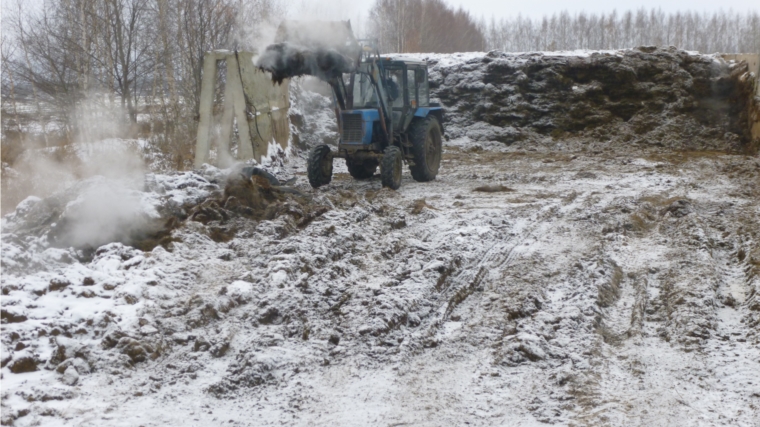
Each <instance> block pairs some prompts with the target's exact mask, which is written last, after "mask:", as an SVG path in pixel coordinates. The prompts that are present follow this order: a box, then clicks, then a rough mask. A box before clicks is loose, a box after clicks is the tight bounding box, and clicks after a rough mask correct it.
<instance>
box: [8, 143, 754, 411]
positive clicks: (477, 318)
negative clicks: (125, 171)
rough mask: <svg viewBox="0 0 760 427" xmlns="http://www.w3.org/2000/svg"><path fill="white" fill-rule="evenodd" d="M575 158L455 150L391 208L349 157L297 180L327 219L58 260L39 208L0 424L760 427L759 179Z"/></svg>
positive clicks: (198, 188) (605, 151)
mask: <svg viewBox="0 0 760 427" xmlns="http://www.w3.org/2000/svg"><path fill="white" fill-rule="evenodd" d="M570 146H584V144H572V143H570V142H568V143H567V144H564V143H563V144H560V145H557V146H555V147H551V149H547V148H538V149H536V148H528V149H526V147H527V145H526V146H521V145H520V144H519V143H518V144H515V145H512V146H511V147H506V146H504V145H502V144H496V143H482V144H479V145H474V146H473V145H472V143H470V142H467V141H466V140H462V139H460V140H452V141H450V142H449V143H447V144H446V146H445V155H444V160H443V164H442V169H441V172H440V174H439V176H438V179H437V180H436V181H434V182H431V183H416V182H414V181H413V180H412V179H411V177H410V176H409V174H408V172H406V173H405V176H404V181H403V184H402V187H401V188H400V190H399V191H395V192H394V191H390V190H387V189H381V186H380V181H379V179H378V177H377V176H376V177H375V178H373V179H371V180H368V181H355V180H352V179H351V178H350V177H349V176H348V174H347V173H345V169H344V167H343V165H342V161H341V160H336V166H337V167H336V175H335V176H334V179H333V182H332V183H331V184H330V185H328V186H326V187H323V188H320V189H319V190H312V189H310V188H309V187H308V184H307V183H306V179H305V174H304V162H303V160H302V159H298V158H294V159H291V161H290V163H288V164H286V166H285V167H284V168H281V169H280V170H279V174H280V175H282V176H284V177H287V176H290V175H292V174H296V175H297V176H298V177H299V181H298V183H297V187H298V188H300V189H301V190H302V191H304V192H305V193H307V196H308V197H309V198H311V201H310V202H309V203H311V205H313V206H321V207H323V209H322V210H319V212H320V213H321V215H318V216H316V217H315V218H314V219H313V220H311V221H310V222H309V221H296V219H297V218H298V215H296V214H283V215H281V216H279V217H277V218H276V219H274V220H264V221H258V222H257V221H253V220H248V221H242V222H240V221H239V220H237V221H238V222H237V223H235V224H236V226H235V228H234V231H235V235H234V237H232V238H231V239H230V240H228V241H223V240H225V239H219V238H217V239H213V238H212V237H213V236H215V235H216V234H215V231H214V230H216V229H218V228H219V227H225V226H227V225H226V224H225V221H226V220H224V219H222V220H219V221H217V222H210V223H206V224H205V225H204V223H202V222H197V221H192V220H187V221H185V222H184V223H183V224H182V225H181V226H179V227H178V228H176V229H175V230H174V231H173V234H172V237H173V240H174V241H173V242H171V243H169V244H168V245H166V246H167V248H168V250H167V249H164V248H163V247H162V246H157V247H156V248H155V249H153V250H152V251H150V252H143V251H139V250H136V249H132V248H128V247H125V246H123V245H121V244H111V245H107V246H104V247H102V248H100V249H99V250H97V251H96V252H95V253H94V254H90V255H87V254H83V253H81V251H80V252H76V251H73V250H69V249H54V248H49V247H48V243H46V240H45V239H44V238H43V237H44V235H45V234H44V233H43V234H42V235H40V234H39V233H38V234H34V235H32V234H24V232H21V231H18V230H19V225H18V224H22V223H24V221H25V217H24V215H25V214H24V212H29V211H30V210H31V209H32V208H33V205H35V204H36V203H39V201H38V200H34V199H30V200H28V201H27V202H26V205H24V206H23V209H22V210H20V211H17V212H16V213H15V214H13V215H14V216H10V217H6V218H5V219H4V222H3V236H2V239H3V240H2V243H3V246H2V263H3V273H2V318H3V325H2V359H3V360H2V363H3V368H2V422H3V424H12V425H16V426H31V425H39V426H58V425H72V426H73V425H77V426H103V425H109V426H167V425H172V426H207V425H222V424H223V425H229V426H261V425H273V426H274V425H304V426H307V425H339V426H355V425H371V426H401V425H422V426H426V425H430V426H433V425H484V426H485V425H489V426H490V425H507V426H512V425H514V426H532V425H541V424H546V423H549V424H558V425H577V426H581V425H589V426H604V425H609V426H631V425H646V426H671V425H690V426H712V425H731V426H758V425H760V421H758V420H760V334H759V333H758V330H759V329H760V326H759V323H758V322H759V320H760V295H758V294H760V274H759V273H760V185H759V184H760V160H758V158H757V157H748V156H739V155H726V154H720V153H712V152H700V153H694V152H671V151H668V150H666V149H662V148H656V147H650V148H644V149H642V148H638V149H636V150H635V151H634V150H630V151H626V150H621V149H620V148H616V149H609V148H604V147H601V148H590V149H587V150H585V151H584V150H580V149H578V150H575V149H572V150H571V149H568V148H566V147H570ZM531 150H533V151H531ZM220 176H221V172H220V171H217V170H214V169H213V168H209V169H206V170H204V171H201V172H199V173H197V174H196V173H184V174H174V175H150V176H149V179H148V184H146V185H145V187H144V188H142V189H140V190H139V191H137V190H135V191H137V192H136V193H135V194H134V197H138V198H139V199H140V200H141V201H142V202H141V205H140V206H143V209H144V210H145V211H146V212H148V213H154V214H155V212H160V211H161V209H162V207H166V206H169V207H174V208H177V207H178V206H182V205H183V204H184V205H187V206H189V205H190V204H193V203H196V204H197V203H198V202H200V201H202V200H203V199H204V198H205V197H208V196H210V195H212V194H214V191H216V190H218V189H219V185H220V180H219V177H220ZM296 207H297V206H296ZM293 209H296V208H293ZM214 227H217V228H216V229H215V228H214ZM40 236H42V237H40ZM217 240H219V241H217ZM33 369H35V370H33ZM12 370H16V371H17V372H22V373H12ZM24 371H30V372H24Z"/></svg>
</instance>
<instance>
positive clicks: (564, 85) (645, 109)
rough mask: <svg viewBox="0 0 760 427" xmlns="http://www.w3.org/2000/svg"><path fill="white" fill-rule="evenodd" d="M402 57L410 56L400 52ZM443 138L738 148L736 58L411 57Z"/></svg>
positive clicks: (740, 74) (746, 86)
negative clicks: (437, 108)
mask: <svg viewBox="0 0 760 427" xmlns="http://www.w3.org/2000/svg"><path fill="white" fill-rule="evenodd" d="M410 56H411V55H410ZM417 56H418V57H422V58H424V59H427V60H428V64H429V65H430V84H431V90H432V96H433V97H437V98H438V99H440V101H441V102H442V104H443V105H444V106H445V107H446V113H447V115H446V117H447V132H448V134H449V136H450V137H452V138H458V137H462V136H467V137H469V138H470V139H471V140H474V141H493V140H495V141H500V142H504V143H513V142H515V141H521V140H522V141H526V142H527V143H531V144H532V143H538V142H541V141H543V142H547V141H555V140H560V139H566V138H568V137H572V136H583V137H590V138H591V140H596V141H604V142H609V143H610V144H612V145H620V144H625V145H632V144H641V145H643V146H650V145H655V146H665V147H669V148H677V149H699V150H704V149H715V150H725V149H729V150H737V151H744V150H746V147H749V146H751V144H752V137H751V135H750V128H751V125H750V123H749V118H748V114H749V113H748V112H749V108H748V107H749V106H748V103H749V102H750V101H751V99H752V96H751V94H752V91H753V79H752V78H751V75H750V73H749V72H748V68H747V66H746V63H738V64H737V63H727V62H726V61H724V60H723V59H722V58H720V57H719V56H717V55H703V54H698V53H695V52H687V51H683V50H679V49H676V48H672V47H671V48H655V47H640V48H636V49H628V50H619V51H600V52H588V51H577V52H531V53H519V54H512V53H503V52H498V51H492V52H489V53H467V54H455V55H424V54H423V55H417Z"/></svg>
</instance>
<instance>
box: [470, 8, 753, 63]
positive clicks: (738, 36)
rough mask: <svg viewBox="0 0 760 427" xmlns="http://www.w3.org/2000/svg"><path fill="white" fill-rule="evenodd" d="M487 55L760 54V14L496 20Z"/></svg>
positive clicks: (489, 26) (643, 13)
mask: <svg viewBox="0 0 760 427" xmlns="http://www.w3.org/2000/svg"><path fill="white" fill-rule="evenodd" d="M479 28H480V29H481V31H483V34H484V35H485V39H486V47H487V49H489V50H491V49H498V50H502V51H505V52H524V51H534V50H575V49H619V48H629V47H635V46H652V45H656V46H676V47H679V48H681V49H686V50H696V51H699V52H702V53H715V52H725V53H728V52H730V53H760V12H758V11H747V12H734V11H729V12H723V11H721V12H713V13H696V12H676V13H665V12H663V11H662V10H659V9H652V10H646V9H638V10H636V11H626V12H623V13H618V12H616V11H614V12H612V13H609V14H605V13H602V14H595V13H578V14H575V15H571V14H570V13H568V12H567V11H564V12H561V13H556V14H553V15H551V16H544V17H543V18H542V19H531V18H525V17H521V16H518V17H516V18H510V19H501V20H498V21H497V20H496V19H492V20H491V21H490V22H488V23H482V22H481V24H480V25H479Z"/></svg>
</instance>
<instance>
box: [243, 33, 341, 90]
mask: <svg viewBox="0 0 760 427" xmlns="http://www.w3.org/2000/svg"><path fill="white" fill-rule="evenodd" d="M256 66H257V67H259V69H261V70H263V71H268V72H270V73H272V81H273V82H274V83H277V84H281V83H282V81H283V80H285V79H289V78H292V77H298V76H305V75H308V76H315V77H318V78H320V79H322V80H325V81H329V80H332V79H334V78H339V77H340V76H341V75H343V73H350V72H351V71H353V69H354V65H353V61H351V59H350V58H348V57H346V56H345V55H343V54H341V53H340V52H338V51H337V50H335V49H324V48H316V49H308V48H305V47H301V46H297V45H294V44H290V43H276V44H273V45H270V46H268V47H267V49H266V51H264V53H263V54H262V55H261V56H260V57H259V59H258V60H257V61H256Z"/></svg>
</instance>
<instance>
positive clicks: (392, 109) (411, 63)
mask: <svg viewBox="0 0 760 427" xmlns="http://www.w3.org/2000/svg"><path fill="white" fill-rule="evenodd" d="M360 42H361V41H360ZM362 50H363V51H364V53H362V55H360V59H359V60H358V61H357V64H356V66H355V67H353V70H352V71H351V72H350V73H347V74H344V75H343V76H341V77H340V78H333V79H330V80H328V83H329V84H330V86H331V87H332V89H333V93H334V100H335V107H336V115H337V116H338V128H339V129H340V142H339V144H338V150H337V151H333V150H331V149H330V147H329V146H327V145H319V146H317V147H314V149H312V150H311V152H310V153H309V160H308V177H309V183H310V184H311V186H312V187H314V188H317V187H320V186H322V185H325V184H327V183H329V182H330V180H331V178H332V162H333V159H334V158H336V157H339V158H343V159H346V166H347V167H348V171H349V173H350V174H351V176H352V177H354V178H355V179H367V178H369V177H371V176H373V175H374V174H375V172H376V171H377V168H378V166H379V167H380V176H381V181H382V184H383V186H384V187H389V188H392V189H394V190H395V189H398V188H399V186H400V185H401V172H402V169H403V163H406V164H407V165H409V170H410V171H411V173H412V177H413V178H414V179H415V180H416V181H420V182H425V181H431V180H433V179H435V177H436V175H437V174H438V168H439V167H440V164H441V151H442V140H443V132H444V130H443V119H444V115H443V108H441V106H440V105H439V104H435V103H431V102H430V88H429V86H428V69H427V64H426V63H425V62H424V61H415V60H409V59H393V58H391V57H383V56H381V55H379V54H378V53H377V50H376V49H375V52H374V53H371V52H372V51H371V48H370V49H367V47H366V46H363V49H362ZM368 51H369V52H370V53H368Z"/></svg>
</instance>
